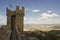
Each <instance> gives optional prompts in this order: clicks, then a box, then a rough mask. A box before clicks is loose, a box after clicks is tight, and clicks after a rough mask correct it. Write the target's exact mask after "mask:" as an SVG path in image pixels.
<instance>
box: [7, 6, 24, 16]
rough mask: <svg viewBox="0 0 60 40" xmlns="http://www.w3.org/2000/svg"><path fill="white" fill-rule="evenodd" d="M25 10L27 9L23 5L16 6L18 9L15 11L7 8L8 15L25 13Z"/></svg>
mask: <svg viewBox="0 0 60 40" xmlns="http://www.w3.org/2000/svg"><path fill="white" fill-rule="evenodd" d="M24 11H25V8H24V7H23V6H22V7H21V8H20V7H19V6H16V9H15V10H14V11H12V10H11V9H9V8H6V12H7V15H12V14H17V13H19V14H21V13H24Z"/></svg>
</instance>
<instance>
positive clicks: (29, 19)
mask: <svg viewBox="0 0 60 40" xmlns="http://www.w3.org/2000/svg"><path fill="white" fill-rule="evenodd" d="M9 3H10V4H11V5H12V8H10V7H9ZM16 5H18V6H20V7H22V6H24V7H25V17H24V24H60V0H0V21H1V22H0V24H6V7H9V8H10V9H15V7H16Z"/></svg>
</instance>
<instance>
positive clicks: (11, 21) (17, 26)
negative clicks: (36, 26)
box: [6, 6, 25, 40]
mask: <svg viewBox="0 0 60 40" xmlns="http://www.w3.org/2000/svg"><path fill="white" fill-rule="evenodd" d="M24 9H25V8H24V7H22V8H21V9H19V6H16V10H15V11H12V10H10V9H8V8H6V12H7V13H6V15H7V27H8V28H9V29H10V30H11V37H10V40H18V35H17V33H18V32H19V33H23V20H24Z"/></svg>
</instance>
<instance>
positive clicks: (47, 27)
mask: <svg viewBox="0 0 60 40" xmlns="http://www.w3.org/2000/svg"><path fill="white" fill-rule="evenodd" d="M24 30H25V31H34V30H42V31H50V30H60V25H59V24H42V25H41V24H40V25H39V24H26V25H24Z"/></svg>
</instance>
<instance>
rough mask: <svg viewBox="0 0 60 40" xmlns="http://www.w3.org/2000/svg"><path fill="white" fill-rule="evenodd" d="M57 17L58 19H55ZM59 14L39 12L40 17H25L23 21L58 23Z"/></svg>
mask: <svg viewBox="0 0 60 40" xmlns="http://www.w3.org/2000/svg"><path fill="white" fill-rule="evenodd" d="M57 18H58V19H57ZM59 18H60V17H59V15H58V14H57V13H52V12H51V14H50V13H48V12H47V13H42V14H40V17H37V18H33V17H32V18H27V17H26V20H25V22H26V23H27V24H59V23H60V19H59Z"/></svg>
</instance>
